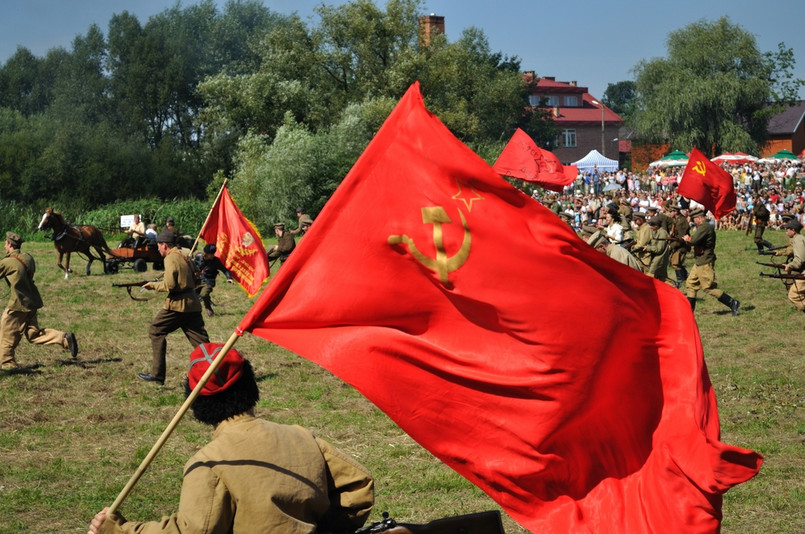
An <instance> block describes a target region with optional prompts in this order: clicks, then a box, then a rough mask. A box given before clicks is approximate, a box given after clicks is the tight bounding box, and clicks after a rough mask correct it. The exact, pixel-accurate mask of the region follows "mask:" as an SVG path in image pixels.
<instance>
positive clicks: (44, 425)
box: [0, 232, 805, 534]
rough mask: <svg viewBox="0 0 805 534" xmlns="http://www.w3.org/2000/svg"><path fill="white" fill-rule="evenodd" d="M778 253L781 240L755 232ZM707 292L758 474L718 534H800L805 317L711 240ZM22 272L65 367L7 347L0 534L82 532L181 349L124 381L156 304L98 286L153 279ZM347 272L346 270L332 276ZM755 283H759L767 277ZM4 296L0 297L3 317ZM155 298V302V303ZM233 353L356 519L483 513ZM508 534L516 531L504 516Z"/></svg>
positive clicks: (717, 359)
mask: <svg viewBox="0 0 805 534" xmlns="http://www.w3.org/2000/svg"><path fill="white" fill-rule="evenodd" d="M767 237H769V239H770V240H772V241H774V242H775V244H783V243H784V241H785V235H784V234H783V233H782V232H767ZM718 238H719V244H718V248H717V253H718V256H719V261H718V262H717V264H716V271H717V276H718V280H719V284H720V287H722V288H723V289H724V290H725V291H727V292H728V293H729V294H730V295H732V296H733V297H735V298H737V299H738V300H740V301H741V303H742V313H741V315H740V316H739V317H732V316H731V315H730V313H729V310H728V309H727V308H725V307H724V306H723V305H721V304H719V303H718V302H716V301H715V300H714V299H713V298H711V297H709V296H706V295H701V296H700V299H701V300H700V301H699V303H698V305H697V309H696V318H697V321H698V324H699V329H700V331H701V336H702V342H703V345H704V352H705V357H706V360H707V364H708V368H709V371H710V376H711V379H712V381H713V384H714V386H715V389H716V392H717V396H718V400H719V410H720V415H721V424H722V439H723V441H725V442H726V443H730V444H734V445H739V446H742V447H747V448H751V449H754V450H756V451H758V452H760V453H761V454H763V455H764V457H765V463H764V465H763V468H762V469H761V471H760V474H759V475H758V476H757V477H755V478H754V479H753V480H751V481H749V482H748V483H745V484H742V485H739V486H737V487H735V488H733V489H732V490H730V491H729V492H728V493H727V494H726V495H725V499H724V508H723V512H724V523H723V532H727V533H741V534H744V533H768V532H778V533H801V532H805V417H803V416H804V415H805V411H803V404H804V403H805V387H803V386H805V373H804V372H803V363H804V362H805V350H803V349H805V343H803V334H805V330H803V327H804V326H805V314H802V313H798V312H796V311H795V310H794V309H793V307H792V306H791V305H790V304H789V303H788V302H787V299H786V296H785V293H784V290H783V286H782V284H781V282H780V281H779V280H772V279H765V278H760V277H759V276H758V272H759V271H760V270H761V269H763V268H762V267H760V266H758V265H756V264H755V261H758V260H760V261H767V260H768V257H758V255H757V254H756V252H754V251H753V250H754V245H753V243H752V240H751V237H746V236H745V235H744V233H743V232H720V233H719V236H718ZM23 250H27V251H29V252H31V253H32V254H33V255H34V257H35V258H36V260H37V273H36V280H37V284H38V286H39V288H40V291H41V292H42V294H43V298H44V300H45V308H44V309H43V310H41V311H40V315H39V319H40V325H41V326H42V327H51V328H56V329H60V330H69V331H75V332H76V335H77V337H78V341H79V345H80V349H81V353H80V355H79V358H78V360H77V361H73V360H71V359H70V356H69V354H68V353H66V352H61V351H60V350H59V349H58V348H55V347H35V346H32V345H30V344H27V343H26V342H25V341H23V342H22V344H21V346H20V348H19V349H18V352H17V360H18V362H19V363H20V364H21V365H23V366H24V370H23V372H21V373H15V374H7V375H2V376H0V533H1V534H5V533H21V532H25V533H37V534H43V533H51V532H53V533H55V532H60V533H64V532H76V533H77V532H82V533H83V532H86V528H87V524H88V522H89V521H90V519H91V518H92V516H93V515H94V514H95V513H96V512H97V511H98V510H100V509H101V508H102V507H104V506H108V505H109V504H111V503H112V502H113V501H114V500H115V498H116V496H117V495H118V493H119V492H120V491H121V489H122V488H123V487H124V486H125V484H126V482H127V481H128V479H129V478H130V477H131V475H132V474H133V473H134V471H135V470H136V468H137V466H138V465H139V463H140V461H141V460H142V459H143V458H144V457H145V455H146V454H147V453H148V451H149V450H150V449H151V447H152V445H153V444H154V442H155V441H156V440H157V438H158V437H159V435H160V434H161V433H162V431H163V430H164V428H165V426H166V425H167V423H168V422H169V421H170V420H171V418H172V417H173V416H174V415H175V413H176V411H177V409H178V408H179V406H180V405H181V403H182V401H183V397H184V395H183V387H182V380H183V376H184V373H185V371H186V362H187V360H188V355H189V353H190V351H191V347H190V345H189V343H188V342H187V341H186V340H185V338H184V336H182V334H181V333H180V332H179V333H174V334H172V335H171V336H169V338H168V378H167V381H166V383H165V386H164V387H156V386H154V385H153V384H151V383H145V382H142V381H141V380H139V379H137V377H136V375H137V373H138V372H141V371H148V370H149V368H150V358H151V355H150V342H149V339H148V333H147V332H148V325H149V323H150V321H151V318H152V317H153V315H154V314H155V313H156V311H157V310H158V308H159V307H160V306H161V303H162V298H161V297H158V296H155V295H154V294H153V293H145V294H143V296H147V297H152V299H151V300H150V301H148V302H135V301H132V300H130V299H129V297H128V296H127V295H126V292H125V290H124V289H121V288H113V287H112V282H129V281H137V280H141V279H145V278H153V277H154V276H156V274H158V273H155V272H153V271H151V270H149V271H148V272H146V273H135V272H133V271H132V270H131V269H121V271H120V273H118V274H116V275H102V274H101V266H100V265H99V264H98V263H96V264H95V266H94V272H93V274H92V276H89V277H87V276H85V275H84V274H83V273H84V266H85V262H84V261H83V260H81V259H79V258H77V257H74V258H73V268H74V270H75V273H74V274H73V275H71V277H70V278H69V279H67V280H65V279H64V277H63V275H62V273H61V272H60V271H58V270H57V268H56V257H55V252H54V251H53V248H52V244H51V243H49V242H48V243H26V244H25V245H24V246H23ZM344 268H348V266H344ZM766 270H767V271H768V270H769V269H766ZM7 296H8V289H7V288H6V287H5V285H2V286H0V299H2V303H3V305H5V299H7ZM163 296H164V295H163ZM213 300H214V301H215V302H216V303H217V308H216V310H217V314H216V316H215V317H213V318H210V319H207V320H206V322H207V329H208V331H209V333H210V337H211V339H212V340H213V341H218V342H224V341H226V339H228V338H229V336H230V335H231V334H232V332H233V331H234V327H235V325H237V323H238V322H239V321H240V320H241V319H242V318H243V316H244V315H245V314H246V312H247V310H248V309H249V308H250V307H251V305H252V304H253V301H254V299H248V298H247V297H246V294H245V292H244V291H242V290H241V289H240V288H239V287H238V286H236V285H228V284H223V283H219V284H218V286H217V287H216V289H215V292H214V293H213ZM235 347H236V348H237V349H238V350H239V351H241V352H242V353H243V354H244V355H245V356H246V357H248V358H249V359H251V360H252V362H253V363H254V365H255V368H256V371H257V374H258V379H259V380H260V388H261V393H262V397H263V398H262V400H261V401H260V403H259V405H258V407H257V412H258V415H260V416H263V417H266V418H269V419H272V420H274V421H277V422H282V423H295V424H301V425H303V426H306V427H308V428H310V429H312V430H313V431H314V432H316V433H317V434H319V435H321V436H323V437H325V438H327V439H329V440H330V441H331V442H332V443H334V444H335V445H337V446H338V447H340V448H342V449H343V450H345V451H347V452H349V453H350V454H352V455H354V456H355V457H356V458H357V459H358V460H359V461H360V462H362V463H363V464H364V465H366V466H367V467H368V468H369V469H370V470H371V471H372V472H373V474H374V476H375V478H376V481H377V502H376V506H375V510H374V511H373V514H372V517H371V520H378V519H379V518H380V514H381V512H382V511H389V512H390V513H391V515H392V516H393V517H395V518H397V519H398V520H401V521H405V522H425V521H427V520H430V519H434V518H437V517H442V516H446V515H455V514H461V513H470V512H477V511H481V510H488V509H498V507H497V505H496V504H495V503H494V502H493V501H492V500H491V499H489V498H488V497H487V496H486V495H485V494H483V493H482V492H481V491H480V490H478V489H477V488H475V487H474V486H472V485H471V484H470V483H468V482H466V481H465V480H464V479H463V478H461V477H460V476H458V475H456V474H455V473H454V472H453V471H451V470H450V469H449V468H447V467H446V466H444V465H443V464H442V463H441V462H439V461H438V460H436V459H435V458H434V457H433V456H431V455H430V454H429V453H428V452H427V451H425V450H423V449H422V448H421V447H420V446H419V445H417V444H416V443H414V442H413V441H412V440H411V439H410V438H409V437H408V436H407V435H405V434H404V433H403V432H402V431H401V430H400V429H399V428H398V427H397V426H396V425H394V424H393V423H392V422H391V421H390V420H389V419H388V418H387V417H386V416H385V415H384V414H383V413H382V412H380V411H379V410H378V409H377V408H375V407H374V406H373V405H372V404H371V403H369V402H368V401H367V400H365V399H364V398H363V397H361V396H360V395H359V394H358V393H357V392H356V391H355V390H354V389H352V388H351V387H350V386H348V385H346V384H344V383H343V382H341V381H340V380H339V379H337V378H335V377H334V376H332V375H330V374H329V373H328V372H326V371H324V370H322V369H320V368H319V367H317V366H315V365H314V364H311V363H310V362H308V361H306V360H304V359H302V358H299V357H297V356H295V355H294V354H292V353H290V352H288V351H286V350H284V349H282V348H279V347H277V346H275V345H273V344H272V343H269V342H267V341H265V340H263V339H260V338H257V337H254V336H251V335H246V336H244V337H243V338H242V339H240V340H239V341H238V342H237V344H236V345H235ZM210 435H211V431H210V429H209V428H208V427H205V426H204V425H202V424H200V423H198V422H196V421H195V420H193V419H192V416H188V417H186V418H185V419H184V420H183V421H182V422H181V423H180V424H179V426H178V428H177V429H176V431H175V432H174V434H173V435H172V436H171V437H170V439H169V440H168V442H167V443H166V445H165V447H164V448H163V450H162V452H161V453H160V454H159V455H158V456H157V457H156V459H155V461H154V462H153V464H152V465H151V466H150V468H149V469H148V471H147V472H146V473H145V474H144V476H143V477H142V479H141V480H140V482H139V483H138V485H137V486H136V487H135V488H134V489H133V491H132V493H131V494H130V495H129V497H128V498H127V499H126V501H125V502H124V503H123V505H122V507H121V511H122V512H123V513H124V515H125V516H126V517H128V518H129V519H133V520H152V519H159V518H160V517H161V516H162V515H167V514H170V513H171V512H172V511H174V510H175V508H176V505H177V503H178V498H179V489H180V487H181V476H182V468H183V466H184V463H185V461H186V460H187V459H188V458H189V457H190V456H191V455H192V454H193V453H194V452H195V451H196V450H198V448H199V447H201V446H202V445H203V444H205V443H206V442H207V441H208V440H209V437H210ZM504 525H505V528H506V531H507V532H508V533H515V532H524V530H523V529H521V528H520V527H518V526H517V525H516V524H515V523H514V522H513V521H512V520H511V519H510V518H509V517H508V516H505V514H504Z"/></svg>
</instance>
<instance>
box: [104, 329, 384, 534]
mask: <svg viewBox="0 0 805 534" xmlns="http://www.w3.org/2000/svg"><path fill="white" fill-rule="evenodd" d="M221 347H222V345H217V344H213V343H206V344H203V345H201V346H199V347H197V348H196V349H195V350H194V351H193V353H192V354H191V355H190V370H189V372H188V380H187V382H186V384H185V392H186V393H187V394H188V395H189V394H190V392H191V391H192V389H194V388H195V387H196V386H197V385H198V382H199V380H200V378H201V377H202V376H203V375H204V373H205V372H206V371H207V370H208V369H209V367H210V363H211V362H212V361H213V360H214V359H215V357H216V356H217V355H218V351H220V350H221ZM259 398H260V391H259V389H258V388H257V383H256V381H255V378H254V371H253V370H252V366H251V364H250V363H249V361H248V360H244V359H243V358H242V357H241V356H240V354H238V352H237V351H235V350H233V349H230V351H229V352H228V353H227V355H226V356H225V357H224V358H223V360H222V361H221V363H220V365H219V367H218V369H216V372H215V373H214V374H213V375H212V377H211V378H210V381H209V382H207V383H206V384H205V385H204V387H203V388H202V389H201V392H200V395H199V396H198V397H197V398H196V401H195V402H194V403H193V406H192V410H193V415H194V416H195V417H196V419H198V420H199V421H201V422H202V423H205V424H209V425H212V426H213V427H214V428H215V431H214V433H213V436H212V441H210V442H209V443H208V444H207V445H205V446H204V447H203V448H202V449H201V450H200V451H198V452H197V453H196V454H195V455H194V456H193V457H192V458H191V459H190V460H189V461H188V462H187V463H186V464H185V469H184V481H183V483H182V491H181V496H180V498H179V508H178V510H177V512H176V513H174V514H172V515H170V516H169V517H163V518H162V520H161V521H150V522H146V523H138V522H127V521H126V519H124V518H123V517H122V516H121V515H119V514H117V513H115V514H112V515H110V514H108V509H104V510H102V511H101V512H99V513H98V514H97V515H96V516H95V518H94V519H93V520H92V523H91V524H90V526H89V534H121V533H126V534H133V533H137V534H156V533H171V534H180V533H190V532H193V533H202V532H206V533H216V532H220V533H225V532H226V533H232V534H253V533H257V532H276V533H278V534H279V533H281V534H312V533H315V532H354V531H355V530H356V529H357V528H359V527H361V525H363V523H364V522H365V521H366V518H367V517H368V516H369V513H370V511H371V509H372V506H373V505H374V481H373V480H372V477H371V475H370V474H369V472H368V471H367V470H366V468H364V467H363V466H361V465H360V464H359V463H358V462H356V461H355V460H353V459H352V458H351V457H349V456H347V455H346V454H345V453H343V452H341V451H339V450H338V449H336V448H335V447H334V446H332V445H331V444H330V443H328V442H327V441H325V440H323V439H321V438H320V437H317V436H314V435H313V434H312V433H311V432H310V431H308V430H306V429H304V428H302V427H300V426H296V425H293V426H292V425H282V424H277V423H272V422H270V421H267V420H265V419H259V418H256V417H255V413H254V409H255V406H256V404H257V401H258V400H259Z"/></svg>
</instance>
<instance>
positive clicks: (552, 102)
mask: <svg viewBox="0 0 805 534" xmlns="http://www.w3.org/2000/svg"><path fill="white" fill-rule="evenodd" d="M547 100H548V106H549V107H555V106H558V105H559V97H558V96H549V97H547Z"/></svg>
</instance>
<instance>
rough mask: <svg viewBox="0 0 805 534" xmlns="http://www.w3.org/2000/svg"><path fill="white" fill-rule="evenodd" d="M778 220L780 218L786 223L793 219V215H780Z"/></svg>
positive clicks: (786, 213)
mask: <svg viewBox="0 0 805 534" xmlns="http://www.w3.org/2000/svg"><path fill="white" fill-rule="evenodd" d="M780 218H781V219H782V220H784V221H785V222H788V221H790V220H791V219H794V214H793V213H788V212H785V213H781V214H780Z"/></svg>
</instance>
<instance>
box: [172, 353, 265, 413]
mask: <svg viewBox="0 0 805 534" xmlns="http://www.w3.org/2000/svg"><path fill="white" fill-rule="evenodd" d="M184 391H185V396H188V395H190V392H191V391H193V390H192V389H191V388H190V384H189V383H188V381H187V380H185V383H184ZM259 400H260V390H259V389H258V388H257V381H256V380H255V378H254V370H253V369H252V364H251V363H250V362H249V360H243V371H242V374H241V376H240V378H239V379H238V381H237V382H235V383H234V384H232V385H231V386H229V387H228V388H227V389H225V390H224V391H222V392H220V393H217V394H215V395H199V396H198V397H196V400H195V401H194V402H193V405H192V407H191V408H192V410H193V416H194V417H195V418H196V419H198V420H199V421H201V422H202V423H206V424H208V425H213V426H214V425H217V424H218V423H220V422H221V421H223V420H225V419H229V418H230V417H234V416H236V415H238V414H241V413H243V412H246V411H248V410H250V409H251V408H254V407H255V405H256V404H257V401H259Z"/></svg>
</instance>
